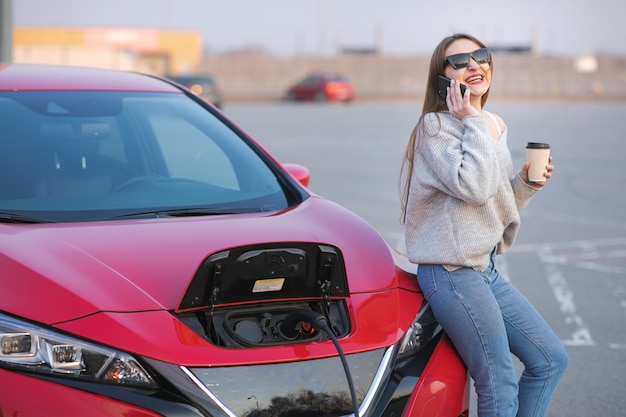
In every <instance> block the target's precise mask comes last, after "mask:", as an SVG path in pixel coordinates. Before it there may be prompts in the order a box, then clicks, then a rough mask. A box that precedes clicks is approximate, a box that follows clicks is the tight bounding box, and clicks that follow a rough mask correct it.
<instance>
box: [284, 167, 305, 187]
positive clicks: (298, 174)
mask: <svg viewBox="0 0 626 417" xmlns="http://www.w3.org/2000/svg"><path fill="white" fill-rule="evenodd" d="M283 168H285V171H287V172H288V173H289V174H290V175H291V176H292V177H293V178H294V179H296V180H297V181H298V182H299V183H300V184H302V185H304V186H305V187H308V186H309V180H310V179H311V173H310V172H309V169H308V168H307V167H305V166H303V165H298V164H283Z"/></svg>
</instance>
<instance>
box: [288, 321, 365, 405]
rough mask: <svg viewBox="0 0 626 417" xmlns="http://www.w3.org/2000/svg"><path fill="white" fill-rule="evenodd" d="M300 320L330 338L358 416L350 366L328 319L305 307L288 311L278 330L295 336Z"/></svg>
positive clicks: (289, 335)
mask: <svg viewBox="0 0 626 417" xmlns="http://www.w3.org/2000/svg"><path fill="white" fill-rule="evenodd" d="M301 321H307V322H309V323H311V324H312V325H313V327H314V328H317V329H322V330H324V331H325V332H326V334H328V336H329V337H330V339H331V340H332V341H333V344H334V345H335V348H336V349H337V353H339V358H340V359H341V364H342V365H343V370H344V372H345V374H346V378H347V380H348V387H349V388H350V396H351V397H352V408H353V409H354V417H359V404H358V401H357V398H356V391H355V389H354V383H353V381H352V375H351V374H350V367H349V366H348V361H347V360H346V356H345V355H344V353H343V350H342V349H341V346H340V345H339V341H338V340H337V337H336V336H335V334H334V333H333V331H332V330H331V328H330V327H329V326H328V321H327V320H326V318H325V317H324V316H323V315H321V314H320V313H317V312H315V311H312V310H306V309H298V310H293V311H292V312H290V313H289V314H288V315H287V317H286V318H285V320H284V321H282V322H281V323H280V328H279V330H280V332H281V333H282V334H283V335H285V336H287V337H295V336H297V334H298V332H299V328H297V327H296V324H298V323H299V322H301Z"/></svg>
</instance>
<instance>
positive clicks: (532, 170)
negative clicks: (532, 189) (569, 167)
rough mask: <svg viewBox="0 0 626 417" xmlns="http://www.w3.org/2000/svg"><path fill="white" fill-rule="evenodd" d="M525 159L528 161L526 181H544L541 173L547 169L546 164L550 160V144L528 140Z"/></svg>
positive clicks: (544, 178)
mask: <svg viewBox="0 0 626 417" xmlns="http://www.w3.org/2000/svg"><path fill="white" fill-rule="evenodd" d="M526 160H527V161H528V162H530V167H529V168H528V181H532V182H544V181H545V180H546V177H545V176H544V175H543V174H545V173H546V172H547V171H548V170H547V168H546V166H547V165H548V161H549V160H550V145H548V144H547V143H539V142H528V144H527V145H526Z"/></svg>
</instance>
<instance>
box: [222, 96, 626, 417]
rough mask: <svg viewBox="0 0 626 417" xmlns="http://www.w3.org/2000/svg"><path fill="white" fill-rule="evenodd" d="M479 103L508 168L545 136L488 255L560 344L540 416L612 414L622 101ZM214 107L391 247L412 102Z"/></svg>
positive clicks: (618, 370)
mask: <svg viewBox="0 0 626 417" xmlns="http://www.w3.org/2000/svg"><path fill="white" fill-rule="evenodd" d="M487 110H491V111H493V112H495V113H498V114H499V115H500V116H502V117H503V119H504V120H505V122H506V123H507V125H508V129H509V132H508V140H509V147H510V149H511V152H512V155H513V162H514V166H515V167H521V165H522V164H523V162H524V159H525V157H524V146H525V144H526V142H528V141H535V142H549V143H550V144H551V145H552V155H553V157H554V165H555V173H554V175H553V178H552V179H551V180H550V181H549V182H548V185H547V186H546V187H545V189H544V190H542V191H541V192H540V193H539V194H538V195H537V196H536V197H535V198H534V199H533V201H531V204H530V206H529V207H528V208H527V209H526V210H525V211H524V212H523V214H522V230H521V232H520V235H519V238H518V241H517V244H516V245H515V246H514V247H513V249H512V250H511V251H510V252H509V253H508V254H506V255H504V256H501V257H500V258H499V260H498V262H499V268H500V269H501V272H503V273H505V275H508V277H509V278H510V280H511V281H512V282H513V283H514V284H515V285H516V286H517V287H518V288H520V290H521V291H522V292H524V293H525V294H526V295H527V297H528V298H530V300H531V301H532V302H533V303H534V304H535V306H536V307H537V309H538V310H539V311H540V312H541V313H542V314H543V315H544V317H545V318H546V319H547V321H548V322H549V323H550V324H551V325H552V326H553V328H554V329H555V331H556V332H557V334H558V335H559V337H560V338H561V340H562V341H563V343H564V344H565V345H566V346H567V350H568V353H569V355H570V366H569V368H568V371H567V372H566V374H565V377H564V380H563V382H562V383H561V385H560V387H559V389H558V391H557V393H556V395H555V397H554V400H553V405H552V407H551V409H550V411H549V413H548V416H550V417H557V416H565V415H571V416H600V415H601V416H623V415H624V410H625V409H626V398H625V397H624V395H623V394H624V387H623V384H622V383H621V382H620V381H623V375H625V374H626V320H625V319H626V217H625V216H624V213H626V198H625V197H624V190H625V184H626V164H625V163H624V161H623V160H624V155H625V154H626V141H625V138H624V133H625V132H626V117H625V116H626V103H624V102H561V101H553V102H552V101H550V102H547V101H542V102H531V101H524V102H510V101H503V102H490V103H489V104H488V108H487ZM225 112H226V114H228V115H229V116H230V117H231V118H233V119H234V120H235V121H236V122H237V123H238V124H240V125H241V126H242V127H243V128H244V129H245V130H247V131H248V132H249V133H250V134H251V135H253V136H254V137H255V138H256V139H257V140H258V141H259V142H260V143H261V144H262V145H263V146H265V147H266V148H267V149H268V150H269V151H270V152H272V153H273V154H274V155H275V156H276V157H278V158H279V159H280V160H281V161H282V162H293V163H300V164H303V165H306V166H307V167H308V168H309V169H310V171H311V183H310V189H311V190H312V191H313V192H315V193H318V194H320V195H322V196H324V197H327V198H329V199H332V200H335V201H337V202H339V203H340V204H342V205H344V206H346V207H348V208H349V209H351V210H353V211H355V212H356V213H357V214H359V215H361V216H362V217H363V218H365V219H366V220H367V221H369V222H370V223H371V224H372V225H373V226H374V227H376V228H377V229H378V231H379V232H380V233H381V234H382V235H383V236H384V237H385V238H386V239H387V241H388V242H389V243H390V244H391V245H393V246H395V247H397V248H399V249H402V246H403V244H402V226H401V224H400V222H399V216H400V211H399V197H398V175H399V168H400V163H401V158H402V154H403V151H404V146H405V144H406V141H407V139H408V136H409V134H410V132H411V129H412V128H413V126H414V124H415V122H416V121H417V119H418V118H419V112H420V103H417V102H409V101H407V102H371V103H368V102H355V103H352V104H350V105H344V104H306V103H304V104H287V103H279V102H276V103H255V104H243V103H236V104H235V103H233V104H227V105H226V106H225ZM472 406H473V404H472ZM474 415H475V414H474Z"/></svg>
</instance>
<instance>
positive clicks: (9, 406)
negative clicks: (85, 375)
mask: <svg viewBox="0 0 626 417" xmlns="http://www.w3.org/2000/svg"><path fill="white" fill-rule="evenodd" d="M0 387H2V389H0V415H3V416H7V417H9V416H16V417H17V416H19V417H40V416H46V417H70V416H76V417H79V416H81V417H83V416H84V417H111V416H124V417H162V416H161V415H160V414H157V413H154V412H152V411H150V410H146V409H144V408H141V407H138V406H135V405H132V404H127V403H124V402H121V401H117V400H115V399H113V398H106V397H103V396H101V395H95V394H91V393H89V392H84V391H80V390H76V389H74V388H71V387H67V386H65V385H60V384H55V383H52V382H48V381H44V380H41V379H38V378H34V377H31V376H27V375H21V374H16V373H14V372H9V371H5V370H4V369H0Z"/></svg>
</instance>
